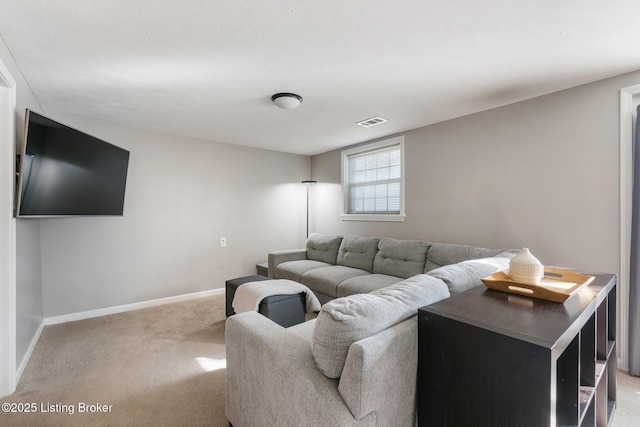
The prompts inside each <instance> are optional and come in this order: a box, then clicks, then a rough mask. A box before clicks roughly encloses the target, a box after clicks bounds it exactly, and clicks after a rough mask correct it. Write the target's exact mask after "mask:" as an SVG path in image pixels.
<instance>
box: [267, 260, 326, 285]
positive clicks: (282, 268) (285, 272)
mask: <svg viewBox="0 0 640 427" xmlns="http://www.w3.org/2000/svg"><path fill="white" fill-rule="evenodd" d="M330 265H331V264H328V263H326V262H321V261H314V260H298V261H287V262H282V263H280V264H278V265H277V266H276V268H274V270H273V278H274V279H289V280H293V281H295V282H298V283H302V275H303V274H304V273H306V272H307V271H310V270H313V269H315V268H320V267H327V266H330Z"/></svg>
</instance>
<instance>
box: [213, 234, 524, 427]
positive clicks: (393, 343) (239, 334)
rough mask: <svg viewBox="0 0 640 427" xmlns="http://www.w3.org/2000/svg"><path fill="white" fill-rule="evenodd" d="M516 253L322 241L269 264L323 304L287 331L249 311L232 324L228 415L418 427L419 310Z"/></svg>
mask: <svg viewBox="0 0 640 427" xmlns="http://www.w3.org/2000/svg"><path fill="white" fill-rule="evenodd" d="M516 253H517V251H513V250H509V251H503V250H491V249H485V248H478V247H472V246H464V245H451V244H443V243H429V242H424V241H418V240H394V239H384V238H383V239H379V238H375V237H359V236H347V237H344V238H343V237H339V236H327V235H320V234H313V235H311V236H310V237H309V239H308V241H307V248H306V249H303V250H294V251H280V252H275V253H271V254H269V275H270V277H272V278H284V279H290V280H295V281H297V282H300V283H303V284H305V285H306V286H307V287H309V288H311V289H312V290H313V291H314V293H315V294H316V295H317V296H318V298H319V299H320V301H321V302H322V303H323V306H322V309H321V311H320V313H318V317H317V318H316V319H313V320H310V321H307V322H304V323H301V324H299V325H295V326H292V327H290V328H283V327H281V326H279V325H278V324H276V323H274V322H272V321H271V320H269V319H268V318H266V317H265V316H262V315H261V314H258V313H255V312H246V313H241V314H237V315H235V316H232V317H230V318H229V319H228V320H227V324H226V338H225V343H226V351H227V368H226V387H227V388H226V414H227V418H228V420H229V422H230V423H231V424H232V425H233V426H234V427H245V426H246V427H249V426H282V425H286V426H293V425H296V426H298V425H300V426H302V425H303V426H308V427H313V426H318V427H325V426H340V427H342V426H378V427H387V426H399V427H401V426H407V427H414V426H415V422H416V370H417V363H418V348H417V341H418V339H417V337H418V322H417V316H416V313H417V310H418V308H420V307H423V306H425V305H429V304H432V303H434V302H437V301H439V300H442V299H444V298H447V297H449V296H450V295H451V294H455V293H459V292H462V291H464V290H466V289H469V288H471V287H474V286H478V285H481V284H482V282H481V281H480V279H481V278H482V277H484V276H486V275H489V274H492V273H495V272H497V271H500V270H505V269H507V268H508V265H509V260H510V259H511V257H513V255H515V254H516Z"/></svg>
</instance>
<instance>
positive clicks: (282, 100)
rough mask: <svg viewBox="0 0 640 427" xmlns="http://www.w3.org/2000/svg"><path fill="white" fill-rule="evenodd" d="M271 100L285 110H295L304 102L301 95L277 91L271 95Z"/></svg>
mask: <svg viewBox="0 0 640 427" xmlns="http://www.w3.org/2000/svg"><path fill="white" fill-rule="evenodd" d="M271 100H272V101H273V103H274V104H276V105H277V106H278V107H280V108H282V109H283V110H293V109H295V108H298V107H299V106H300V104H301V103H302V97H301V96H300V95H296V94H295V93H286V92H283V93H276V94H275V95H273V96H272V97H271Z"/></svg>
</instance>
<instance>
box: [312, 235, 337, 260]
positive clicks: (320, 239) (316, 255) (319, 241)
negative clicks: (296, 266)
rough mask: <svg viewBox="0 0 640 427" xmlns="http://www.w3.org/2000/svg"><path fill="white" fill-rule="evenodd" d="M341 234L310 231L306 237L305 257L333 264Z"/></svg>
mask: <svg viewBox="0 0 640 427" xmlns="http://www.w3.org/2000/svg"><path fill="white" fill-rule="evenodd" d="M340 243H342V236H330V235H326V234H319V233H311V234H310V235H309V237H308V238H307V245H306V248H307V259H310V260H314V261H321V262H326V263H327V264H335V263H336V259H337V258H338V250H339V249H340Z"/></svg>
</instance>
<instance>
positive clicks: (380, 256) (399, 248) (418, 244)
mask: <svg viewBox="0 0 640 427" xmlns="http://www.w3.org/2000/svg"><path fill="white" fill-rule="evenodd" d="M428 249H429V243H427V242H423V241H421V240H396V239H390V238H383V239H380V242H379V243H378V253H377V254H376V257H375V259H374V260H373V272H374V273H376V274H386V275H388V276H396V277H402V278H405V279H406V278H409V277H411V276H415V275H416V274H421V273H424V264H425V261H426V259H427V250H428Z"/></svg>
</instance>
